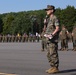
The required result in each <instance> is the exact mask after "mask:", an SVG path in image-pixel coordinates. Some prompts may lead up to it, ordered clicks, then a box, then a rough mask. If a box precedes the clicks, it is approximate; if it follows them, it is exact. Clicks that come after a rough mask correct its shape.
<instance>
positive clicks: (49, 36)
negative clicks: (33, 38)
mask: <svg viewBox="0 0 76 75" xmlns="http://www.w3.org/2000/svg"><path fill="white" fill-rule="evenodd" d="M44 36H45V37H46V38H49V39H52V38H53V35H52V34H50V35H48V34H45V35H44Z"/></svg>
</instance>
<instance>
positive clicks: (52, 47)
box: [44, 5, 60, 74]
mask: <svg viewBox="0 0 76 75" xmlns="http://www.w3.org/2000/svg"><path fill="white" fill-rule="evenodd" d="M45 11H46V13H47V16H48V17H46V19H44V29H45V30H46V32H45V35H44V36H45V37H46V40H47V58H48V60H49V63H50V66H51V68H50V69H48V70H46V72H47V73H49V74H52V73H57V72H59V68H58V67H59V57H58V36H59V30H60V26H59V21H58V19H57V17H56V16H55V15H54V12H55V7H54V6H53V5H47V8H46V9H45Z"/></svg>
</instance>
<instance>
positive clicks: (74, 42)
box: [73, 40, 76, 50]
mask: <svg viewBox="0 0 76 75" xmlns="http://www.w3.org/2000/svg"><path fill="white" fill-rule="evenodd" d="M73 49H74V50H76V40H73Z"/></svg>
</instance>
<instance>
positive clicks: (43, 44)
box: [41, 29, 47, 51]
mask: <svg viewBox="0 0 76 75" xmlns="http://www.w3.org/2000/svg"><path fill="white" fill-rule="evenodd" d="M44 34H45V30H44V29H43V31H42V33H41V40H42V42H41V46H42V49H41V51H44V50H45V49H47V43H46V38H45V37H44Z"/></svg>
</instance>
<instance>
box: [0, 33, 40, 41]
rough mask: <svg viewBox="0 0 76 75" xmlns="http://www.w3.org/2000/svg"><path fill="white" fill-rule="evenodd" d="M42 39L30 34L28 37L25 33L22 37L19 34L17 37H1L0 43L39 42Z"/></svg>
mask: <svg viewBox="0 0 76 75" xmlns="http://www.w3.org/2000/svg"><path fill="white" fill-rule="evenodd" d="M39 40H40V37H39V36H36V35H33V34H31V33H30V34H29V35H27V34H26V33H24V34H23V35H20V34H19V33H18V34H17V35H10V34H8V35H0V42H39Z"/></svg>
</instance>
